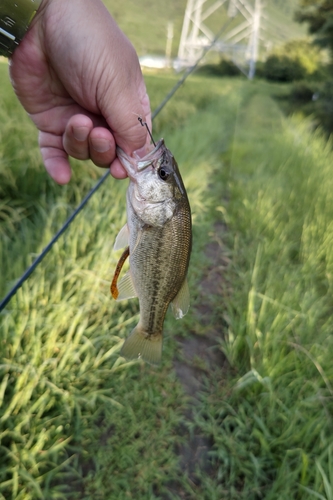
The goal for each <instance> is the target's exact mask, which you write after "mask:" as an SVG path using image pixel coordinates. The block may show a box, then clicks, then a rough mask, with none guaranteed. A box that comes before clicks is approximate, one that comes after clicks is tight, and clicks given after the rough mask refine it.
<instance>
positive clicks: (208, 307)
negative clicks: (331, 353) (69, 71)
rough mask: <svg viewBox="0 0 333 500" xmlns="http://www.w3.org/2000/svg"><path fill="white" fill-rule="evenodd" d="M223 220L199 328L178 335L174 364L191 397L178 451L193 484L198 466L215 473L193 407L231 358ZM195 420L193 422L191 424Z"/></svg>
mask: <svg viewBox="0 0 333 500" xmlns="http://www.w3.org/2000/svg"><path fill="white" fill-rule="evenodd" d="M224 232H225V227H224V226H223V224H216V225H215V226H214V231H213V234H212V240H211V242H210V243H209V244H208V245H207V247H206V249H205V257H206V258H207V259H208V261H209V264H208V266H207V269H206V273H205V277H204V279H203V280H202V281H201V286H200V295H199V300H198V301H197V303H198V305H197V306H196V307H195V311H194V314H195V315H196V316H197V319H198V326H199V328H198V330H199V331H200V333H199V334H198V333H197V332H193V335H191V336H190V337H187V338H178V339H177V340H178V342H179V345H180V354H179V355H178V356H177V359H175V360H174V368H175V371H176V374H177V376H178V379H179V381H180V383H181V384H182V386H183V389H184V392H185V393H186V394H187V395H188V397H189V405H188V408H187V410H186V413H185V417H186V420H187V423H188V424H190V425H186V426H185V428H184V433H186V434H187V435H188V440H187V442H186V444H185V445H180V446H179V448H178V450H177V453H178V455H179V457H180V465H181V468H182V471H183V473H185V474H186V475H187V476H188V478H189V481H190V482H191V483H193V485H196V484H198V477H197V475H196V470H198V468H199V469H200V470H201V471H206V472H207V473H212V474H213V473H214V471H213V468H212V465H211V461H210V457H209V452H210V450H211V449H212V446H213V443H212V441H211V440H210V439H209V438H208V437H206V436H203V435H202V434H201V433H200V430H199V429H196V430H195V427H194V431H192V432H191V433H190V432H189V430H188V429H189V427H192V428H193V409H194V408H195V406H196V405H197V404H198V402H199V398H200V393H201V392H202V391H205V392H207V387H209V385H210V383H209V381H210V379H212V378H214V377H215V376H216V373H217V371H218V372H219V377H221V371H227V370H228V369H229V366H228V362H227V359H226V357H225V356H224V354H223V352H222V350H221V346H220V343H221V339H222V338H223V335H224V329H225V324H224V322H223V320H222V317H221V314H220V313H217V309H219V310H221V309H223V304H222V302H223V297H224V296H225V289H226V282H225V278H224V272H225V269H226V268H227V267H228V264H229V259H228V257H227V255H226V251H225V249H224V246H223V242H222V240H223V233H224ZM191 424H192V425H191ZM170 490H171V491H173V492H174V493H177V495H178V496H180V498H184V499H185V498H188V497H187V495H186V493H185V492H182V491H179V489H178V488H177V486H176V485H170Z"/></svg>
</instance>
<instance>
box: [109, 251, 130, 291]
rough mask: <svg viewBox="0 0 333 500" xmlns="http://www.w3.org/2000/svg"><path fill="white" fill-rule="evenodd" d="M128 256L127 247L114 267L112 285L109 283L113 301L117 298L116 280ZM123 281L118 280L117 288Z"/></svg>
mask: <svg viewBox="0 0 333 500" xmlns="http://www.w3.org/2000/svg"><path fill="white" fill-rule="evenodd" d="M128 256H129V247H127V248H126V249H125V250H124V252H123V253H122V256H121V257H120V259H119V262H118V264H117V267H116V270H115V272H114V276H113V280H112V283H111V287H110V291H111V295H112V297H113V298H114V299H116V300H117V299H118V296H119V289H118V278H119V274H120V272H121V270H122V268H123V265H124V263H125V261H126V259H127V257H128ZM122 280H123V279H121V280H120V282H119V286H120V284H121V282H122Z"/></svg>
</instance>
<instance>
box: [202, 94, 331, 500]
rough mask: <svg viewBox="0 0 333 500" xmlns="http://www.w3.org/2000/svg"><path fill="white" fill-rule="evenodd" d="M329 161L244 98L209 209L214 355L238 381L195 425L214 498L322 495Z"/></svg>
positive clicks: (295, 124)
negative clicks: (218, 278) (215, 286)
mask: <svg viewBox="0 0 333 500" xmlns="http://www.w3.org/2000/svg"><path fill="white" fill-rule="evenodd" d="M332 156H333V155H332V149H331V144H330V143H326V141H325V140H324V138H323V136H322V135H321V134H320V133H319V132H316V133H313V132H312V130H311V123H310V122H309V121H301V120H300V118H299V117H297V116H296V117H293V118H291V119H286V118H284V117H283V116H282V114H281V112H280V111H279V109H278V107H277V105H276V104H275V102H274V101H273V100H272V99H271V98H270V97H269V95H267V87H265V86H264V85H261V84H258V85H257V86H256V87H255V88H254V89H253V88H252V89H248V90H247V91H245V97H244V100H243V103H242V107H241V112H240V114H239V117H238V120H237V127H236V132H235V138H234V142H233V146H232V148H231V149H230V150H229V151H228V153H227V155H226V157H225V160H226V162H227V163H228V165H229V171H228V175H227V176H224V178H223V179H221V181H222V180H223V181H224V182H228V186H229V196H230V202H229V203H223V204H222V206H221V207H220V210H221V212H222V213H223V217H224V219H225V221H226V222H227V223H228V225H229V228H230V233H229V236H230V238H231V240H230V245H231V246H232V247H233V252H232V266H231V268H230V275H229V280H230V282H231V283H232V292H231V297H230V302H229V304H225V309H224V311H223V318H224V320H225V321H227V323H228V334H227V336H226V339H225V342H224V343H223V345H222V348H223V351H224V352H225V353H226V355H227V356H228V359H229V361H230V363H231V365H232V366H233V367H234V368H235V369H236V370H237V371H238V376H237V377H236V380H235V383H234V385H233V388H232V391H231V392H230V385H229V384H227V385H226V384H225V381H223V380H218V381H217V382H216V387H215V388H214V390H213V392H212V393H211V394H210V395H208V396H204V401H205V405H206V406H205V410H204V411H201V413H200V414H199V416H198V421H199V422H200V425H201V427H202V428H203V429H204V430H205V432H206V433H208V434H209V435H211V436H212V437H213V440H214V443H215V449H214V452H213V456H212V458H213V461H214V463H215V465H216V467H217V478H218V481H217V485H218V486H216V487H217V488H220V492H221V493H220V494H221V497H223V495H226V497H227V498H235V499H236V498H238V499H239V498H246V499H259V498H265V499H281V498H286V499H287V498H288V499H289V498H302V499H306V498H325V499H328V498H331V496H332V491H333V483H332V470H331V469H332V465H331V448H332V425H333V421H332V411H333V399H332V398H333V365H332V349H333V337H332V328H333V323H332V312H331V311H332V284H331V275H332V270H331V265H332V264H331V262H332V257H331V256H332V251H333V248H332V234H333V233H332V228H333V226H332V218H333V198H332V187H333V186H332V174H331V165H332ZM223 491H224V493H223Z"/></svg>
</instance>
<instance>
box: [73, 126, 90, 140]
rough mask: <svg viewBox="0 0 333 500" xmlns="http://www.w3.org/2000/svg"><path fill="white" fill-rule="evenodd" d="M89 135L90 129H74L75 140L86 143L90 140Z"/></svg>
mask: <svg viewBox="0 0 333 500" xmlns="http://www.w3.org/2000/svg"><path fill="white" fill-rule="evenodd" d="M88 134H89V129H87V127H77V128H74V129H73V135H74V138H75V139H76V140H77V141H79V142H83V141H86V140H87V138H88Z"/></svg>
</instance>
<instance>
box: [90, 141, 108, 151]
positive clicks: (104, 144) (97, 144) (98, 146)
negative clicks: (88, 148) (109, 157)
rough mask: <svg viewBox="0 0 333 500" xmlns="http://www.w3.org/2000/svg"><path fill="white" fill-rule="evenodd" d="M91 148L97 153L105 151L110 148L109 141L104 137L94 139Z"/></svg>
mask: <svg viewBox="0 0 333 500" xmlns="http://www.w3.org/2000/svg"><path fill="white" fill-rule="evenodd" d="M93 148H94V150H95V151H97V153H106V152H107V151H109V149H110V148H111V143H110V141H108V140H106V139H95V140H94V143H93Z"/></svg>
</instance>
